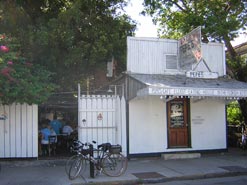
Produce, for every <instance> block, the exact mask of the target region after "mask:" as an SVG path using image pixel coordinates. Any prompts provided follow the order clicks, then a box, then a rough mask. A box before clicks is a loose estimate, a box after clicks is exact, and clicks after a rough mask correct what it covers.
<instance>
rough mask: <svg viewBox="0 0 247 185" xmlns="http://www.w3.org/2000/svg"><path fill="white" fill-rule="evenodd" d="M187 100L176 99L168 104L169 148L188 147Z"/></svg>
mask: <svg viewBox="0 0 247 185" xmlns="http://www.w3.org/2000/svg"><path fill="white" fill-rule="evenodd" d="M187 101H188V100H187V99H186V98H183V99H174V100H171V101H169V102H168V103H167V108H168V109H167V110H168V114H167V115H168V118H167V120H168V147H169V148H175V147H176V148H179V147H188V143H189V142H188V103H187Z"/></svg>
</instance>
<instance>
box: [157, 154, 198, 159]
mask: <svg viewBox="0 0 247 185" xmlns="http://www.w3.org/2000/svg"><path fill="white" fill-rule="evenodd" d="M161 157H162V158H163V159H165V160H170V159H194V158H200V157H201V154H200V153H171V154H162V156H161Z"/></svg>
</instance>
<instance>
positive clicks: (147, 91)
mask: <svg viewBox="0 0 247 185" xmlns="http://www.w3.org/2000/svg"><path fill="white" fill-rule="evenodd" d="M129 76H131V77H132V78H134V79H136V80H137V81H139V82H140V83H142V84H145V85H146V86H147V87H146V88H144V89H142V90H140V91H139V92H137V94H138V93H139V94H142V95H179V96H180V95H181V96H188V95H190V96H210V97H213V96H215V97H217V96H220V97H234V98H235V97H236V98H237V97H241V98H243V97H247V83H245V82H240V81H237V80H233V79H229V78H223V77H221V78H217V79H203V78H188V77H186V76H185V75H159V74H155V75H150V74H129Z"/></svg>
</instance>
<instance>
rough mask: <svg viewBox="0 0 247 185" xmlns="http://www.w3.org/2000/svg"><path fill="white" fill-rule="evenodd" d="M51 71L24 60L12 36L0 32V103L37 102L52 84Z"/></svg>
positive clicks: (45, 95)
mask: <svg viewBox="0 0 247 185" xmlns="http://www.w3.org/2000/svg"><path fill="white" fill-rule="evenodd" d="M50 77H51V73H50V72H48V71H46V70H44V69H43V68H42V67H41V66H40V65H37V64H33V63H32V62H30V61H29V60H27V59H25V58H24V57H23V56H22V53H21V46H20V44H19V43H18V41H17V40H16V39H15V38H14V37H8V36H7V35H5V34H0V86H1V88H0V102H1V104H11V103H14V102H16V103H28V104H40V103H42V102H44V101H46V100H47V98H48V97H49V95H50V94H51V93H52V91H53V90H54V89H55V88H56V86H55V85H54V84H52V83H50Z"/></svg>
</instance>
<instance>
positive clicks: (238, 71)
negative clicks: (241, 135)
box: [143, 0, 247, 124]
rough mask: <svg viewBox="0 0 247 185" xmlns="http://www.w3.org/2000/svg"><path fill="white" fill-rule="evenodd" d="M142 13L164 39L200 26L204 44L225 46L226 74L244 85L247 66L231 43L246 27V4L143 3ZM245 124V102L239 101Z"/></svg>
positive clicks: (209, 0) (216, 0)
mask: <svg viewBox="0 0 247 185" xmlns="http://www.w3.org/2000/svg"><path fill="white" fill-rule="evenodd" d="M144 5H145V10H144V11H143V14H145V13H147V14H150V15H151V16H153V21H154V22H155V23H156V24H159V34H160V36H161V37H166V38H176V39H178V38H180V37H181V36H182V35H184V34H186V33H188V32H190V31H191V30H192V29H194V28H196V27H198V26H202V37H203V39H202V40H203V41H204V42H208V41H213V42H224V43H225V46H226V48H227V51H228V55H227V74H228V75H229V76H231V77H232V78H235V79H237V80H240V81H243V82H246V81H247V78H246V77H247V66H246V63H243V60H242V59H241V57H239V56H238V55H237V53H236V51H235V50H234V48H233V46H232V44H231V41H232V40H233V39H234V38H236V37H237V36H238V35H239V33H240V31H244V30H245V29H246V26H247V2H246V1H245V0H238V1H236V0H200V1H198V0H190V1H189V0H144ZM239 105H240V107H241V110H242V114H243V116H244V120H245V123H246V124H247V102H246V100H244V99H241V100H239Z"/></svg>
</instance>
